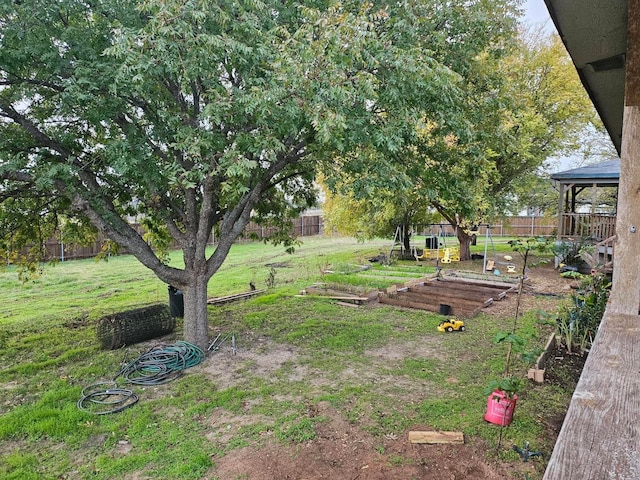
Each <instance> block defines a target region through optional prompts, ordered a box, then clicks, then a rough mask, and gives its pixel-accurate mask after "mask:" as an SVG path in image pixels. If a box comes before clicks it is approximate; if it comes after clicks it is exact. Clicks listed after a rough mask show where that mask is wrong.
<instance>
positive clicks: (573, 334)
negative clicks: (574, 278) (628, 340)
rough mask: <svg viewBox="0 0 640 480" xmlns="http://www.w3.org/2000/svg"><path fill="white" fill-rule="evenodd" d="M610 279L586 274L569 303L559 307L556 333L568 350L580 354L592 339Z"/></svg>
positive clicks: (604, 307)
mask: <svg viewBox="0 0 640 480" xmlns="http://www.w3.org/2000/svg"><path fill="white" fill-rule="evenodd" d="M610 289H611V282H610V281H609V280H608V278H607V277H606V276H604V275H601V274H597V275H591V276H586V277H584V278H583V280H582V282H581V283H580V287H579V288H578V289H577V290H576V292H575V293H573V294H572V295H571V298H570V300H569V302H568V303H567V304H565V305H562V306H561V307H560V309H559V315H558V320H557V323H558V325H557V327H558V335H559V337H560V339H561V340H562V342H563V343H564V344H565V345H566V347H567V351H568V352H569V353H572V352H578V353H581V354H582V353H584V352H585V351H587V350H588V348H589V347H590V346H591V343H592V342H593V337H595V334H596V331H597V330H598V326H599V325H600V321H601V320H602V317H603V315H604V311H605V309H606V307H607V300H608V299H609V291H610Z"/></svg>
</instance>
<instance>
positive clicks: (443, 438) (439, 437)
mask: <svg viewBox="0 0 640 480" xmlns="http://www.w3.org/2000/svg"><path fill="white" fill-rule="evenodd" d="M409 443H426V444H442V443H457V444H459V443H464V434H463V433H462V432H421V431H412V432H409Z"/></svg>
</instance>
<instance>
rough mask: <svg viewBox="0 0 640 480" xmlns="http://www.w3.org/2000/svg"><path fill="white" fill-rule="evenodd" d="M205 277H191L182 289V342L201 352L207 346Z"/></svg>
mask: <svg viewBox="0 0 640 480" xmlns="http://www.w3.org/2000/svg"><path fill="white" fill-rule="evenodd" d="M208 280H209V279H208V278H207V276H206V275H197V274H194V275H191V276H190V277H189V284H188V285H187V286H185V287H183V289H182V293H183V299H184V340H185V341H187V342H189V343H192V344H194V345H197V346H198V347H200V348H201V349H202V350H203V351H205V352H206V351H207V348H208V346H209V318H208V314H207V284H208Z"/></svg>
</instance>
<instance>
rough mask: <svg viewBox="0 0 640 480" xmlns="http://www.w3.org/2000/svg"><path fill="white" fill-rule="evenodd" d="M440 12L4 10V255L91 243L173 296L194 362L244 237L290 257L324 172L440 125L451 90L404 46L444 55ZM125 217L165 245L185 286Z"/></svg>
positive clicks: (406, 7) (421, 7)
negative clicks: (176, 249)
mask: <svg viewBox="0 0 640 480" xmlns="http://www.w3.org/2000/svg"><path fill="white" fill-rule="evenodd" d="M453 3H456V2H453ZM468 3H473V2H460V4H459V5H457V6H456V8H457V9H458V10H459V11H462V10H463V7H464V5H466V4H468ZM450 4H451V2H442V3H440V2H424V3H423V2H407V3H406V4H401V3H391V4H389V5H385V4H384V3H383V2H373V3H361V2H356V1H353V2H332V1H329V0H326V1H323V0H317V1H313V0H309V1H307V2H295V3H294V2H281V1H279V0H234V1H226V0H222V1H217V2H212V1H206V0H190V1H183V0H137V1H134V0H58V1H55V2H52V1H49V0H22V1H20V2H18V1H15V2H2V4H1V5H0V24H1V25H2V34H1V36H0V202H2V203H1V205H0V226H2V229H1V230H0V235H1V236H2V239H1V240H2V242H1V243H0V247H4V248H12V249H14V250H15V249H17V248H19V247H20V246H22V245H24V244H25V242H26V241H28V240H34V239H37V237H38V235H35V234H34V232H35V231H34V230H33V227H34V226H35V225H37V226H38V228H37V229H36V230H37V232H40V233H42V232H44V231H45V230H46V229H47V228H48V229H50V230H51V229H53V228H55V226H56V225H57V223H58V222H59V219H60V218H61V216H62V215H64V217H65V218H66V221H67V222H68V224H72V225H78V226H85V225H89V224H90V225H93V226H94V227H95V228H96V229H98V230H100V231H102V232H104V233H105V234H106V235H107V236H108V238H109V239H110V240H111V241H113V242H116V243H118V244H119V245H121V246H123V247H125V248H126V249H127V250H128V251H129V252H131V253H132V254H133V255H135V256H136V257H137V258H138V259H139V260H140V262H142V263H143V264H144V265H145V266H147V267H148V268H150V269H151V270H153V271H154V273H155V274H156V275H157V276H158V278H160V279H161V280H162V281H164V282H166V283H168V284H172V285H174V286H176V287H178V288H180V289H181V290H182V291H183V293H184V301H185V312H184V313H185V323H184V325H185V326H184V336H185V339H186V340H188V341H190V342H193V343H195V344H197V345H199V346H200V347H206V345H207V341H208V338H207V337H208V334H207V328H208V322H207V305H206V299H207V284H208V282H209V280H210V279H211V277H212V276H213V275H214V274H215V272H216V271H217V270H218V269H219V267H220V266H221V264H222V263H223V261H224V259H225V257H226V256H227V254H228V252H229V249H230V248H231V246H232V244H233V242H234V240H235V239H236V238H237V237H238V235H240V233H241V232H242V230H243V229H244V227H245V226H246V225H247V223H248V222H249V220H250V219H255V220H258V221H261V222H268V223H271V224H274V225H277V226H280V227H281V228H280V230H279V234H278V235H276V238H275V240H276V241H278V240H280V241H285V242H286V241H288V240H290V239H289V237H288V230H287V222H286V220H287V218H289V217H291V216H292V215H295V214H296V213H297V212H298V211H300V209H302V208H304V207H306V206H308V205H310V204H312V203H313V202H314V200H315V190H314V185H313V180H314V176H315V171H316V167H317V166H318V165H319V164H322V165H325V166H328V167H329V168H330V167H331V165H332V163H331V159H332V158H341V159H343V160H342V162H343V163H344V164H347V163H351V164H355V165H357V168H358V169H362V168H366V167H364V166H365V165H370V162H369V161H370V157H369V156H367V155H365V156H362V155H358V151H359V150H358V149H359V147H362V146H366V149H365V150H374V151H376V152H378V153H379V154H382V155H383V156H385V157H387V158H394V156H395V155H396V154H397V152H399V151H401V149H402V146H403V145H404V144H405V143H407V141H408V139H410V138H411V137H412V136H414V135H415V129H414V127H413V126H414V124H415V121H416V120H417V119H418V118H419V116H420V111H419V110H420V109H418V108H417V106H420V105H431V106H433V108H432V109H431V110H432V111H433V112H439V114H440V115H441V116H442V115H444V112H445V110H446V108H447V106H448V105H449V104H450V103H451V102H450V101H449V100H448V99H449V98H451V97H452V95H453V94H452V93H451V91H450V90H451V89H452V85H453V84H455V83H456V82H457V78H458V77H457V75H455V74H454V73H452V70H451V69H450V68H449V66H448V65H444V64H443V63H442V62H441V61H440V59H439V58H438V57H437V55H435V54H434V50H429V49H422V48H419V45H418V43H417V42H416V39H417V35H418V34H422V33H424V32H425V30H424V28H425V25H427V26H428V27H429V28H430V29H431V33H432V34H433V36H434V38H436V39H437V41H438V42H440V43H446V42H451V41H452V40H455V39H452V38H447V35H444V34H442V33H441V32H442V31H444V30H446V28H448V27H447V26H446V24H445V23H446V19H447V18H448V15H449V14H448V12H447V11H446V8H445V7H447V6H448V5H450ZM435 7H437V8H438V9H439V11H440V16H439V19H438V18H437V19H434V20H429V19H428V18H427V17H425V13H427V12H428V11H430V10H433V8H435ZM440 19H442V20H440ZM442 22H445V23H442ZM477 30H478V32H476V33H477V34H478V35H483V31H482V29H481V28H477ZM460 31H462V30H460ZM469 35H473V32H470V33H469ZM453 43H455V42H452V44H453ZM131 215H136V216H137V217H138V218H143V219H144V221H145V224H146V225H147V228H148V232H151V233H153V236H154V237H155V238H156V239H162V238H164V239H165V240H166V239H167V238H169V237H170V238H172V239H173V240H175V241H176V242H177V244H178V245H179V246H180V248H181V249H182V252H183V259H184V268H178V267H175V266H171V265H169V264H167V263H166V257H165V256H164V255H163V254H162V252H161V251H160V250H158V249H157V248H154V243H153V242H149V241H147V240H148V238H143V236H141V234H140V233H138V232H137V231H136V229H135V228H134V227H133V226H132V225H131V224H130V223H129V222H128V218H129V216H131ZM7 222H8V223H7ZM29 228H31V230H29ZM214 228H215V229H216V230H217V235H216V239H217V245H216V247H215V249H214V250H213V252H212V253H209V254H207V251H206V247H207V239H208V238H209V236H210V234H211V231H212V229H214ZM19 233H20V234H19ZM155 245H156V246H157V245H158V244H155Z"/></svg>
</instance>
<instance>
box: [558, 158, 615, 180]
mask: <svg viewBox="0 0 640 480" xmlns="http://www.w3.org/2000/svg"><path fill="white" fill-rule="evenodd" d="M551 179H552V180H557V181H558V182H560V183H573V184H576V185H594V184H596V185H597V186H600V187H602V186H613V185H617V184H618V183H619V182H620V159H619V158H617V159H615V160H610V161H608V162H602V163H598V164H595V165H587V166H586V167H580V168H573V169H571V170H565V171H564V172H558V173H554V174H552V175H551Z"/></svg>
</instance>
